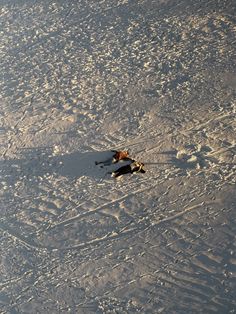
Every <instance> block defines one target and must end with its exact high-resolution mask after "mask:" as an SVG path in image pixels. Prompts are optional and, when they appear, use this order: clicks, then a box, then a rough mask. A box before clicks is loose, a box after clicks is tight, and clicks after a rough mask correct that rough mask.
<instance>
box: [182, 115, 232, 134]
mask: <svg viewBox="0 0 236 314" xmlns="http://www.w3.org/2000/svg"><path fill="white" fill-rule="evenodd" d="M232 116H233V114H232V113H226V114H224V115H219V116H216V117H214V118H212V119H210V120H208V121H206V122H202V123H200V124H199V125H197V126H194V127H191V128H190V129H188V130H187V131H191V130H197V131H198V130H199V129H200V128H202V127H203V126H206V125H207V124H209V123H211V122H215V121H218V120H221V119H224V118H227V117H232Z"/></svg>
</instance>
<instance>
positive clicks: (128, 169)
mask: <svg viewBox="0 0 236 314" xmlns="http://www.w3.org/2000/svg"><path fill="white" fill-rule="evenodd" d="M143 166H144V164H143V163H141V162H137V161H133V162H132V163H131V164H130V165H126V166H123V167H121V168H119V169H117V170H116V171H113V172H112V176H113V177H115V178H117V177H119V176H121V175H123V174H126V173H135V172H141V173H145V172H146V171H145V170H144V169H143Z"/></svg>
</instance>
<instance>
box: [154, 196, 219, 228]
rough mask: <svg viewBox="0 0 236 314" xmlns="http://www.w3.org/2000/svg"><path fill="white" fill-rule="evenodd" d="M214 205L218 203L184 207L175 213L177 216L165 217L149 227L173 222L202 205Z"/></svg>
mask: <svg viewBox="0 0 236 314" xmlns="http://www.w3.org/2000/svg"><path fill="white" fill-rule="evenodd" d="M216 203H218V200H214V201H208V202H206V201H203V202H201V203H198V204H196V205H193V206H190V207H186V208H185V209H184V210H183V211H181V212H180V213H177V214H175V215H174V216H171V217H167V218H164V219H161V220H159V221H157V222H156V223H155V222H154V223H153V224H151V226H156V225H159V224H161V223H164V222H168V221H171V220H174V219H176V218H179V217H181V216H183V215H184V214H186V213H188V212H190V211H191V210H194V209H196V208H198V207H201V206H203V205H210V204H216Z"/></svg>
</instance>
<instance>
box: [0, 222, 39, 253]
mask: <svg viewBox="0 0 236 314" xmlns="http://www.w3.org/2000/svg"><path fill="white" fill-rule="evenodd" d="M0 229H2V231H5V232H7V233H8V234H9V236H10V237H12V238H13V239H14V240H17V241H19V242H20V243H21V244H23V245H25V246H27V247H30V248H31V249H34V250H41V249H44V247H43V246H41V245H38V244H34V243H33V241H32V240H28V239H26V238H24V237H22V236H21V235H19V234H17V233H16V232H15V231H14V230H12V228H11V227H9V226H6V225H5V224H3V223H2V222H0Z"/></svg>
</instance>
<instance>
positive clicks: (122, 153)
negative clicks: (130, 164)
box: [95, 150, 130, 166]
mask: <svg viewBox="0 0 236 314" xmlns="http://www.w3.org/2000/svg"><path fill="white" fill-rule="evenodd" d="M112 152H113V153H114V155H113V156H112V157H111V158H109V159H107V160H105V161H96V162H95V164H96V165H99V164H103V165H104V166H108V165H110V164H112V163H113V164H115V163H117V162H118V161H120V160H129V159H130V158H129V152H128V151H127V150H119V151H117V150H112Z"/></svg>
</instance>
